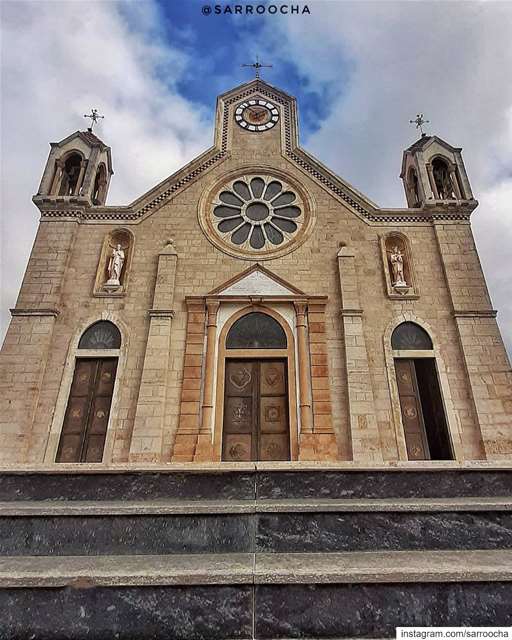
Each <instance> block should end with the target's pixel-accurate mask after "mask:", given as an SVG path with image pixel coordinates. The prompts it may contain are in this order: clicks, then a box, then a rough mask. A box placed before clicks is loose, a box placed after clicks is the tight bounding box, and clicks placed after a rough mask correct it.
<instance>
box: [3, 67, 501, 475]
mask: <svg viewBox="0 0 512 640" xmlns="http://www.w3.org/2000/svg"><path fill="white" fill-rule="evenodd" d="M214 139H215V142H214V145H213V146H212V147H211V148H210V149H208V150H207V151H205V152H204V153H203V154H202V155H200V156H199V157H198V158H196V159H195V160H193V161H192V162H191V163H189V164H188V165H187V166H185V167H183V168H182V169H180V170H179V171H178V172H177V173H175V174H173V175H172V176H170V177H169V178H167V179H166V180H164V181H163V182H161V183H160V184H158V185H157V186H155V187H154V188H152V189H151V190H150V191H148V192H147V193H145V194H144V195H142V196H141V197H140V198H138V199H137V200H135V201H134V202H133V203H131V204H129V205H126V206H107V205H106V204H105V203H106V198H107V194H108V188H109V183H110V179H111V177H112V174H113V170H112V161H111V154H110V148H109V147H108V146H107V145H106V144H104V143H103V142H102V141H101V140H99V139H98V137H96V135H94V134H93V133H92V132H91V131H86V132H81V131H77V132H76V133H74V134H72V135H70V136H69V137H67V138H65V139H64V140H62V141H61V142H59V143H52V144H51V152H50V155H49V157H48V161H47V164H46V167H45V169H44V173H43V177H42V180H41V184H40V187H39V190H38V193H37V194H36V195H35V196H34V198H33V201H34V203H35V204H36V206H37V207H38V208H39V210H40V212H41V220H40V226H39V230H38V232H37V236H36V239H35V243H34V246H33V249H32V253H31V256H30V260H29V263H28V267H27V271H26V274H25V278H24V280H23V284H22V287H21V291H20V294H19V297H18V300H17V303H16V307H15V308H14V309H12V321H11V324H10V327H9V329H8V332H7V336H6V339H5V342H4V345H3V348H2V351H1V380H0V385H1V386H0V437H1V446H0V460H1V462H2V463H3V464H9V463H15V464H20V463H26V464H29V465H32V466H36V467H37V466H38V465H52V464H53V463H79V462H82V463H103V465H106V466H107V467H108V466H115V465H119V464H123V465H129V464H138V465H139V466H140V465H141V464H154V463H158V464H160V465H162V464H164V463H185V462H187V463H205V462H219V461H231V462H247V461H251V460H253V461H254V460H257V461H290V460H291V461H319V462H328V461H329V462H333V461H340V462H342V461H345V462H347V463H349V462H350V461H353V463H355V464H356V465H364V466H366V467H368V466H370V467H371V466H374V465H375V466H382V465H386V464H400V463H402V462H406V461H425V460H452V461H456V462H463V461H476V460H481V461H498V460H504V459H507V458H509V457H510V456H511V454H512V431H511V425H512V395H511V390H512V384H511V382H512V378H511V370H510V364H509V361H508V359H507V355H506V352H505V349H504V346H503V342H502V339H501V336H500V333H499V330H498V327H497V324H496V320H495V316H496V312H495V311H494V310H493V307H492V304H491V301H490V298H489V294H488V291H487V287H486V283H485V279H484V276H483V274H482V269H481V266H480V262H479V259H478V254H477V252H476V249H475V245H474V241H473V237H472V233H471V226H470V216H471V213H472V211H473V210H474V209H475V207H476V206H477V204H478V203H477V201H476V200H475V199H474V197H473V194H472V191H471V186H470V182H469V179H468V176H467V174H466V171H465V168H464V163H463V160H462V155H461V149H459V148H456V147H452V146H450V145H449V144H448V143H446V142H445V141H443V140H442V139H440V138H438V137H437V136H426V135H423V136H422V137H421V138H420V139H419V140H418V141H417V142H415V143H414V144H413V145H412V146H411V147H409V148H408V149H407V150H406V151H405V152H404V154H403V162H402V173H401V178H402V180H403V184H404V189H405V194H406V199H407V205H408V206H407V208H402V209H382V208H380V207H379V206H377V205H376V204H374V203H373V202H371V201H370V200H369V199H368V198H367V197H366V196H364V195H363V194H362V193H360V192H358V191H357V190H356V189H354V188H353V187H352V186H350V185H349V184H347V183H346V182H345V181H344V180H343V179H342V178H340V177H338V176H336V175H335V174H334V173H332V172H331V171H330V170H329V169H328V168H327V167H325V166H324V165H322V164H321V163H320V162H319V161H318V160H316V159H315V158H313V157H312V156H311V155H309V154H308V153H307V152H306V151H304V150H303V149H302V148H301V147H300V146H299V141H298V121H297V111H296V104H295V100H294V98H292V97H291V96H289V95H287V94H286V93H284V92H283V91H281V90H279V89H277V88H275V87H272V86H270V85H269V84H267V83H266V82H263V81H262V80H260V79H256V80H254V81H252V82H248V83H246V84H243V85H241V86H240V87H237V88H235V89H233V90H231V91H229V92H227V93H225V94H223V95H221V96H220V97H219V98H218V102H217V111H216V119H215V138H214ZM390 179H391V177H390ZM482 215H485V214H484V213H483V214H482Z"/></svg>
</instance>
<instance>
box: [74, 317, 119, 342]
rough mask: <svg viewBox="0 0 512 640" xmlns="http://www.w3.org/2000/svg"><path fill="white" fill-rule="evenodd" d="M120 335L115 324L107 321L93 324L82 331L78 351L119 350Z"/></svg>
mask: <svg viewBox="0 0 512 640" xmlns="http://www.w3.org/2000/svg"><path fill="white" fill-rule="evenodd" d="M120 346H121V333H120V331H119V329H118V328H117V327H116V325H115V324H113V323H112V322H109V321H108V320H100V321H99V322H95V323H94V324H92V325H91V326H90V327H89V328H88V329H86V330H85V331H84V333H83V334H82V337H81V338H80V342H79V343H78V348H79V349H119V347H120Z"/></svg>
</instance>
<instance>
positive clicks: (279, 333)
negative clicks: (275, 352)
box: [226, 311, 287, 349]
mask: <svg viewBox="0 0 512 640" xmlns="http://www.w3.org/2000/svg"><path fill="white" fill-rule="evenodd" d="M286 347H287V340H286V334H285V332H284V330H283V328H282V326H281V325H280V324H279V322H277V320H274V318H272V317H271V316H269V315H267V314H266V313H260V312H257V311H256V312H253V313H248V314H247V315H245V316H243V317H241V318H240V319H239V320H237V321H236V322H235V323H234V325H233V326H232V327H231V329H230V330H229V333H228V335H227V338H226V348H227V349H286Z"/></svg>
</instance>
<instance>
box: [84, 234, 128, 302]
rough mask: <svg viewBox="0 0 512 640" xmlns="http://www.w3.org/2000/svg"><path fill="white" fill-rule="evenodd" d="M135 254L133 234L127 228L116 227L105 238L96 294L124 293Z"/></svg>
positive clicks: (96, 282) (97, 276)
mask: <svg viewBox="0 0 512 640" xmlns="http://www.w3.org/2000/svg"><path fill="white" fill-rule="evenodd" d="M132 254H133V235H132V233H131V232H130V231H128V230H127V229H115V230H114V231H111V232H110V233H109V234H108V235H107V236H105V239H104V240H103V246H102V249H101V255H100V260H99V263H98V269H97V273H96V281H95V285H94V294H95V295H97V296H110V295H114V296H116V295H117V296H119V295H124V293H125V292H126V290H127V286H128V275H129V272H130V265H131V260H132Z"/></svg>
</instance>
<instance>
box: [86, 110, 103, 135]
mask: <svg viewBox="0 0 512 640" xmlns="http://www.w3.org/2000/svg"><path fill="white" fill-rule="evenodd" d="M104 117H105V116H100V114H99V113H98V109H91V113H90V114H89V115H87V114H85V115H84V118H90V119H91V126H90V127H87V131H90V132H91V133H92V129H93V127H94V125H95V124H96V123H97V122H98V120H99V119H100V118H104Z"/></svg>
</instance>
